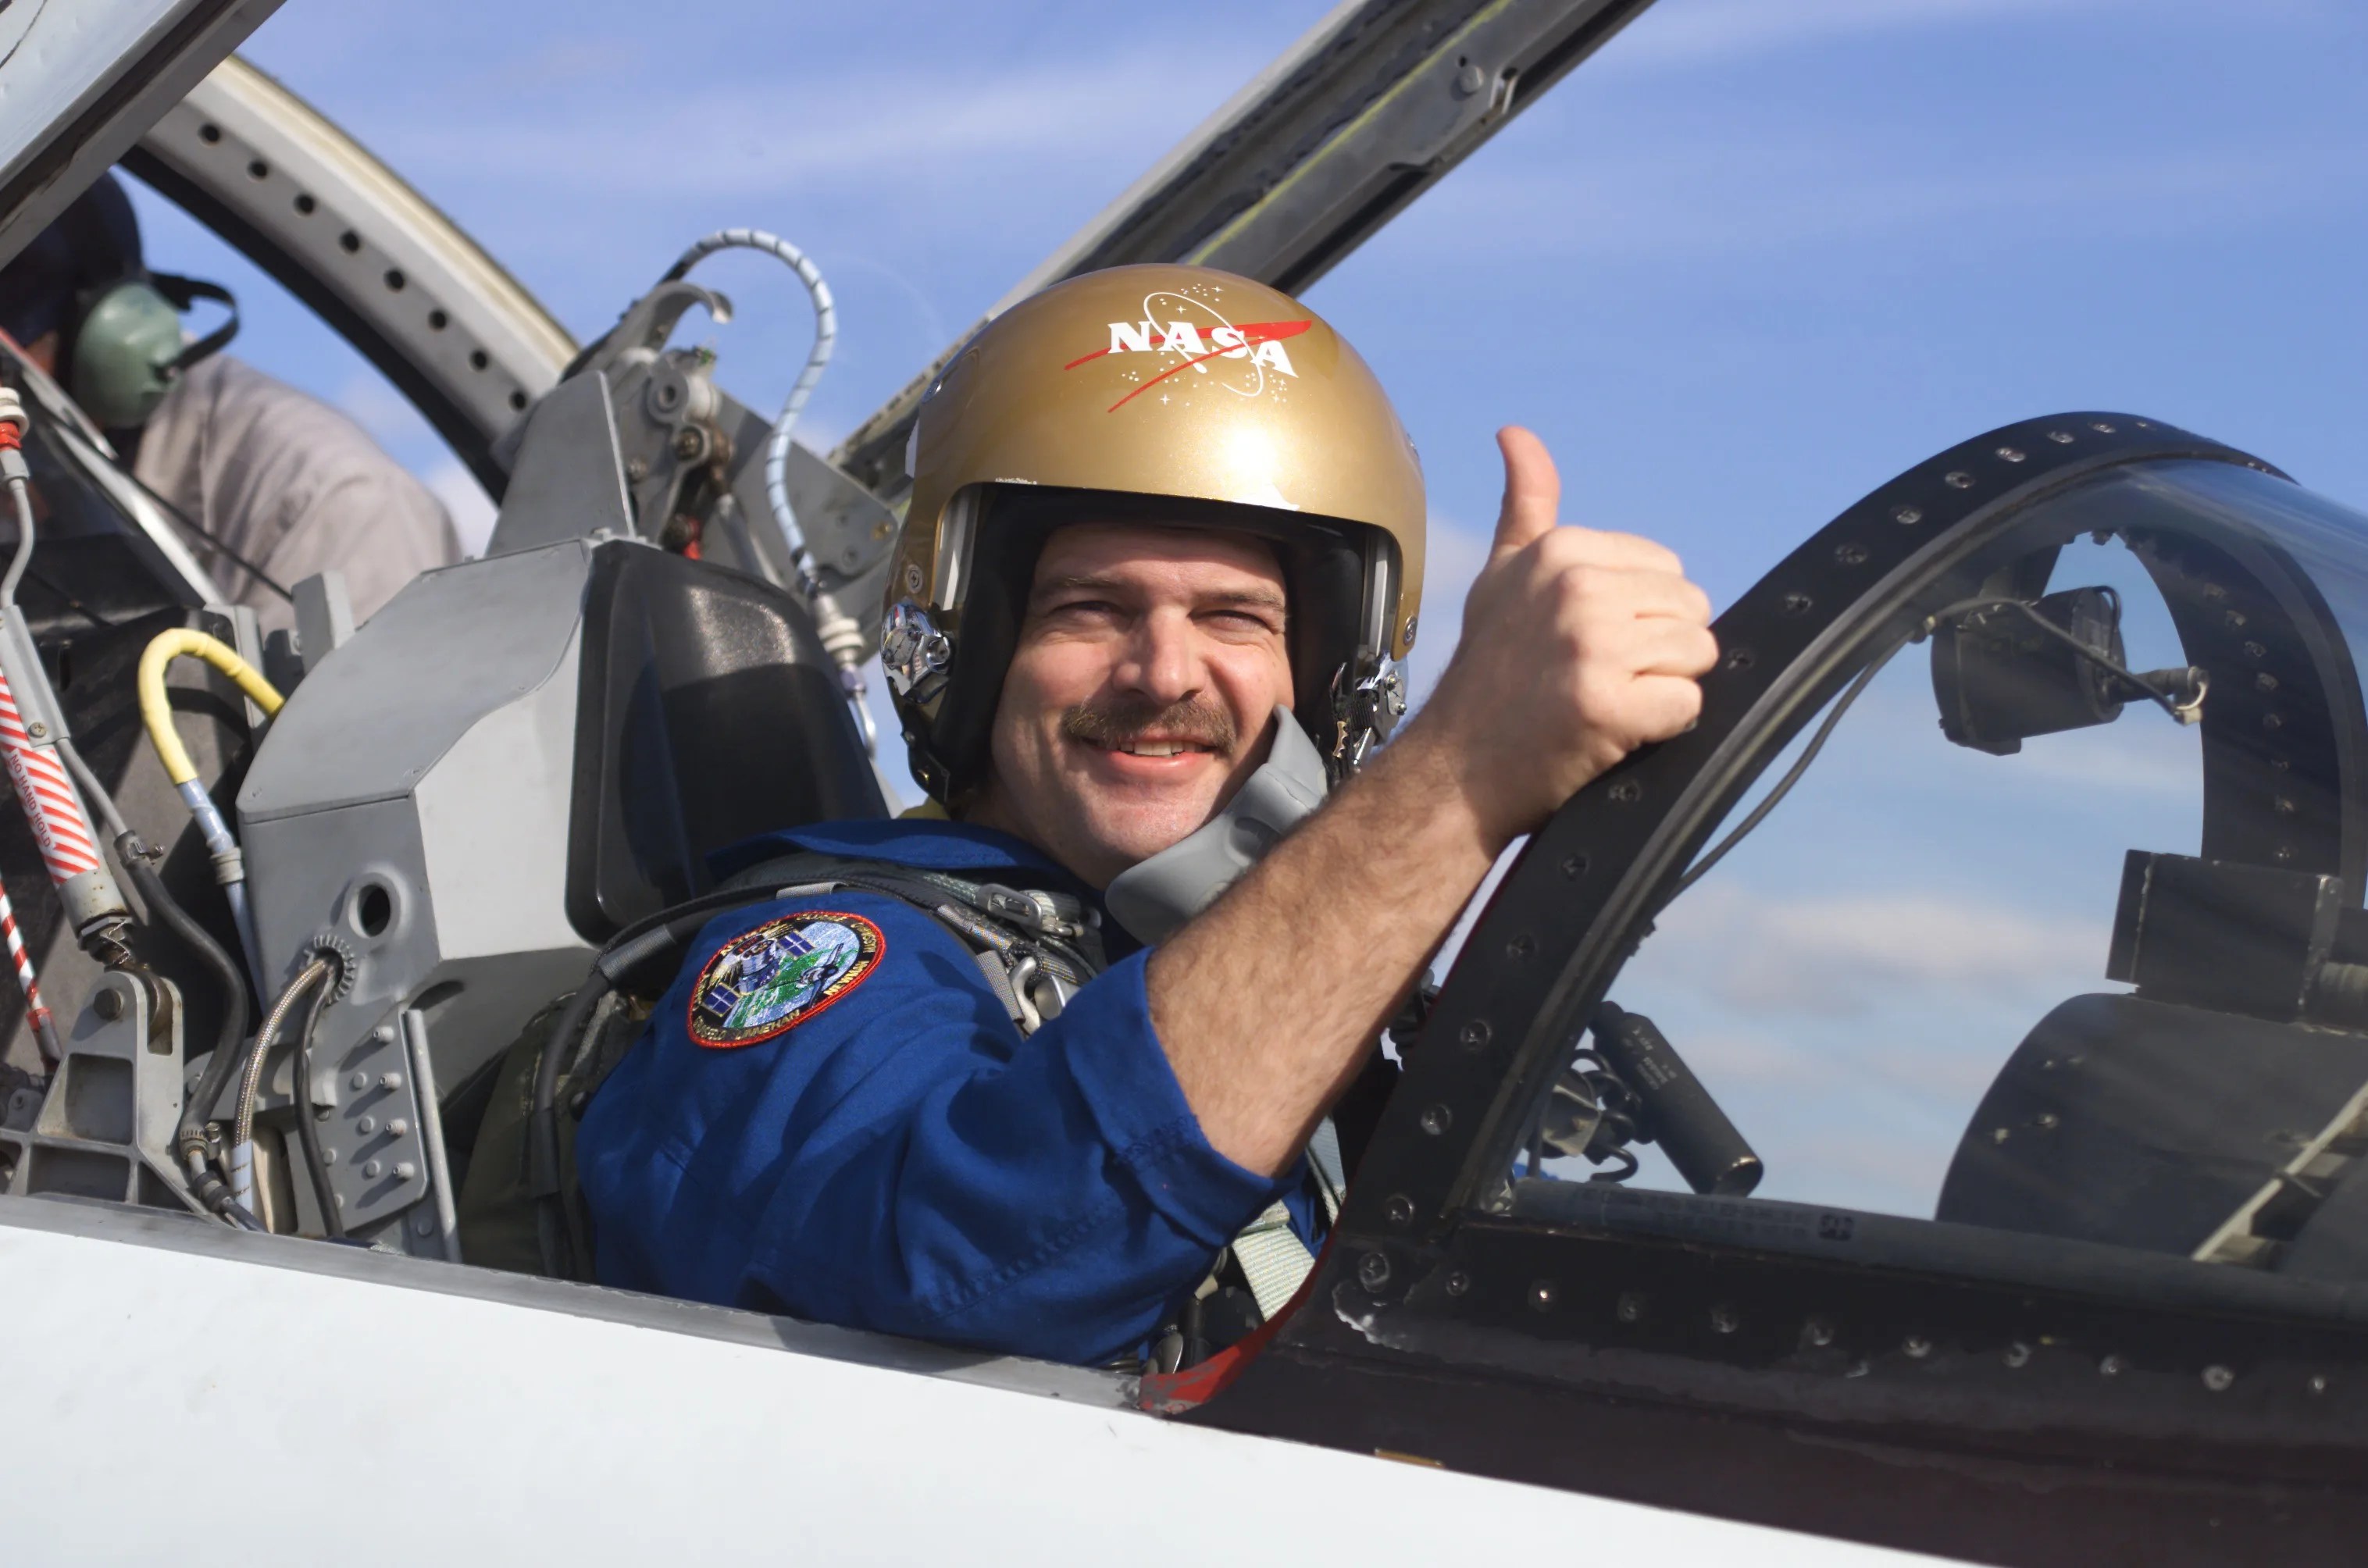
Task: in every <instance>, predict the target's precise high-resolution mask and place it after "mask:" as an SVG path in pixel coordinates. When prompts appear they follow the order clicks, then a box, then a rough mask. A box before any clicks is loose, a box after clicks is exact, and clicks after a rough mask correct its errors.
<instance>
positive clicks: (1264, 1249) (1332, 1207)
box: [1234, 1116, 1348, 1318]
mask: <svg viewBox="0 0 2368 1568" xmlns="http://www.w3.org/2000/svg"><path fill="white" fill-rule="evenodd" d="M1307 1165H1308V1169H1309V1171H1310V1172H1311V1173H1312V1174H1313V1175H1314V1176H1315V1190H1316V1194H1317V1196H1319V1197H1320V1198H1321V1199H1323V1200H1324V1215H1325V1218H1326V1220H1327V1221H1338V1219H1339V1218H1340V1199H1341V1197H1342V1196H1343V1194H1344V1193H1345V1192H1346V1191H1347V1190H1348V1184H1347V1182H1346V1181H1344V1180H1343V1179H1342V1177H1341V1172H1340V1135H1339V1133H1338V1132H1337V1131H1334V1130H1333V1127H1332V1119H1331V1118H1330V1117H1328V1116H1327V1117H1326V1118H1325V1119H1323V1120H1322V1121H1319V1122H1317V1123H1316V1124H1315V1136H1314V1137H1312V1138H1310V1139H1309V1140H1308V1141H1307ZM1234 1261H1235V1262H1236V1263H1238V1264H1240V1265H1241V1268H1242V1278H1244V1279H1245V1280H1247V1282H1248V1284H1249V1288H1250V1295H1251V1296H1252V1297H1254V1298H1255V1299H1256V1300H1257V1301H1258V1315H1259V1316H1260V1317H1262V1318H1272V1317H1273V1316H1274V1315H1275V1314H1276V1313H1277V1312H1281V1311H1282V1309H1283V1308H1284V1307H1285V1306H1287V1305H1289V1304H1290V1301H1291V1298H1292V1297H1293V1296H1295V1295H1297V1294H1299V1287H1300V1285H1301V1284H1302V1283H1304V1281H1305V1280H1306V1278H1307V1276H1308V1275H1309V1273H1310V1272H1312V1271H1313V1270H1314V1269H1315V1254H1314V1253H1312V1252H1309V1251H1308V1250H1307V1244H1306V1243H1305V1242H1303V1241H1301V1240H1300V1239H1299V1233H1297V1232H1296V1231H1293V1230H1292V1228H1291V1210H1288V1209H1286V1208H1285V1207H1283V1204H1282V1201H1281V1199H1276V1200H1275V1201H1274V1202H1272V1203H1269V1204H1268V1205H1267V1208H1266V1212H1264V1213H1263V1214H1260V1215H1259V1216H1258V1218H1257V1219H1255V1220H1253V1221H1250V1223H1249V1228H1248V1229H1247V1230H1246V1231H1244V1232H1243V1233H1241V1234H1240V1235H1238V1236H1235V1238H1234Z"/></svg>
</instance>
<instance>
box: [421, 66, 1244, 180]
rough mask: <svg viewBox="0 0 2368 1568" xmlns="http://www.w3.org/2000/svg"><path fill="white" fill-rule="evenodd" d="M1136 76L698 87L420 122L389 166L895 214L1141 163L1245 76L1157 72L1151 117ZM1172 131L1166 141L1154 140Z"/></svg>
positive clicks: (1107, 70) (1106, 71) (907, 77)
mask: <svg viewBox="0 0 2368 1568" xmlns="http://www.w3.org/2000/svg"><path fill="white" fill-rule="evenodd" d="M1138 63H1139V62H1138V61H1137V60H1136V58H1135V57H1133V56H1118V57H1113V58H1110V59H1108V60H1095V61H1065V62H1046V63H1044V64H1042V65H1040V66H1038V67H1036V68H1034V69H1032V70H1029V71H1025V72H1008V73H999V74H995V75H992V76H981V75H978V74H972V73H967V72H962V71H959V70H952V69H944V70H905V71H882V72H877V73H867V74H864V75H863V76H862V77H860V79H857V78H850V79H848V81H847V82H846V83H845V84H844V85H839V86H837V87H836V88H833V89H830V90H828V91H826V92H825V93H823V94H821V95H819V96H817V95H814V94H804V95H800V96H796V97H791V96H788V95H785V94H783V93H782V92H781V91H780V90H779V89H778V88H776V87H772V86H768V85H757V84H746V85H729V84H727V85H712V84H703V85H700V86H699V87H698V88H697V89H696V90H686V91H682V92H679V93H675V94H671V95H666V94H656V95H648V94H644V95H640V96H638V97H636V99H635V104H634V108H633V112H632V113H630V114H622V113H619V112H618V111H617V108H616V106H615V105H614V104H613V103H611V102H609V101H607V100H606V99H594V100H589V101H576V102H570V103H569V104H568V105H566V106H565V107H564V108H561V107H559V106H555V105H554V106H544V107H538V108H536V109H535V110H534V111H533V112H532V113H530V114H529V113H523V112H521V113H519V114H517V115H516V116H515V117H513V118H511V119H508V120H507V122H506V123H495V124H487V123H485V122H484V121H483V120H472V122H471V123H468V124H465V125H459V124H450V123H447V122H438V121H428V120H421V121H417V122H414V123H411V124H408V125H405V126H403V127H400V128H398V129H396V130H394V131H393V132H392V133H391V134H390V135H389V136H388V137H387V143H388V144H387V147H386V149H385V151H386V152H387V153H388V154H389V156H390V157H391V159H392V160H393V162H394V163H396V164H397V165H398V166H401V167H403V168H404V169H405V170H406V171H407V172H413V173H414V175H415V177H416V178H418V179H420V180H421V181H422V182H423V183H430V184H432V183H434V182H435V181H436V180H438V178H444V177H461V178H470V179H475V178H482V177H485V176H493V177H496V178H510V179H521V178H524V179H532V180H534V181H536V182H538V183H539V184H541V185H543V186H545V187H566V188H573V189H578V190H589V189H597V190H599V191H601V192H604V193H605V192H614V191H616V190H619V189H632V188H634V187H637V186H646V187H653V188H660V189H664V190H666V192H667V193H668V194H669V195H670V196H672V197H674V198H677V199H678V198H682V197H686V196H701V195H709V196H712V195H725V196H730V195H743V194H748V193H753V192H769V191H778V190H780V189H782V188H784V187H800V188H817V187H852V188H857V189H861V190H864V191H867V192H875V193H876V194H877V195H878V197H879V199H881V200H882V201H887V202H894V201H897V200H899V199H905V198H906V197H908V196H909V194H910V193H912V192H914V191H916V190H918V189H921V188H924V187H930V188H934V187H943V186H951V185H957V184H960V183H962V182H963V181H965V180H967V179H968V178H970V177H971V172H972V171H974V170H976V169H977V168H979V167H980V166H982V165H987V164H995V165H1000V166H1003V167H1006V168H1008V166H1009V165H1010V164H1011V163H1012V161H1013V160H1015V159H1030V158H1032V159H1036V160H1040V161H1041V162H1042V163H1043V164H1045V165H1059V166H1067V165H1075V164H1079V163H1100V162H1106V161H1108V158H1109V155H1110V150H1111V149H1112V148H1113V147H1114V146H1115V147H1118V148H1128V147H1130V146H1132V145H1133V144H1134V143H1142V145H1141V147H1139V148H1137V149H1136V151H1139V152H1140V153H1141V155H1142V156H1143V157H1145V158H1147V157H1149V156H1150V155H1152V154H1153V153H1156V152H1158V151H1160V150H1161V149H1162V148H1164V146H1165V145H1166V143H1167V141H1172V140H1173V135H1174V134H1176V133H1180V131H1181V130H1182V129H1185V128H1189V124H1190V112H1189V110H1187V111H1185V112H1182V113H1178V112H1174V111H1173V110H1171V109H1169V108H1167V107H1166V106H1169V105H1174V104H1184V105H1194V106H1197V105H1202V104H1211V105H1212V104H1215V103H1217V102H1220V101H1222V100H1223V98H1224V95H1225V94H1226V93H1227V92H1228V91H1229V90H1230V89H1231V88H1232V87H1233V86H1234V85H1235V77H1236V76H1238V75H1239V74H1240V62H1237V61H1232V60H1228V59H1226V58H1224V57H1223V56H1222V55H1211V56H1199V57H1194V58H1191V59H1188V60H1186V61H1184V62H1182V63H1181V64H1180V65H1178V67H1177V68H1176V69H1174V70H1168V69H1163V70H1162V72H1161V74H1160V77H1161V79H1160V82H1159V85H1158V94H1157V99H1156V103H1155V102H1148V101H1146V96H1145V95H1146V93H1147V92H1148V91H1149V90H1150V89H1149V88H1148V87H1147V85H1146V84H1145V82H1144V78H1143V75H1142V73H1141V71H1140V70H1139V69H1138ZM1170 63H1171V64H1173V63H1174V62H1170ZM1171 119H1173V120H1176V121H1178V129H1177V131H1175V132H1170V131H1166V130H1163V129H1159V127H1162V126H1164V125H1165V123H1166V122H1167V121H1168V120H1171ZM686 149H697V152H696V153H695V155H687V154H686V151H685V150H686ZM1128 155H1129V156H1133V153H1129V154H1128ZM1003 183H1008V180H1007V181H1006V182H1003Z"/></svg>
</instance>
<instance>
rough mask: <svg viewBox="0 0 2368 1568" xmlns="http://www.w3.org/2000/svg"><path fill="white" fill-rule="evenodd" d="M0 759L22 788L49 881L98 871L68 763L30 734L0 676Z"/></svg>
mask: <svg viewBox="0 0 2368 1568" xmlns="http://www.w3.org/2000/svg"><path fill="white" fill-rule="evenodd" d="M0 756H6V759H7V764H8V779H9V782H10V783H12V784H14V785H16V787H17V803H18V804H20V805H22V806H23V807H24V808H25V816H26V819H27V820H28V821H29V822H30V823H31V824H33V837H34V838H35V839H36V840H38V841H39V842H40V846H41V859H42V861H43V862H44V863H46V864H47V865H48V867H49V870H50V881H53V882H60V883H63V882H64V881H67V880H68V879H70V878H73V877H79V876H81V875H83V874H84V873H85V872H88V871H96V870H97V869H98V868H99V859H98V845H97V840H96V837H95V835H93V833H92V831H91V825H90V819H89V818H88V817H86V816H85V815H84V814H83V809H82V801H81V799H80V798H79V797H77V796H76V795H75V794H74V786H73V785H72V784H70V783H69V782H67V779H66V769H65V765H64V764H63V763H62V762H60V761H59V760H58V754H57V753H56V752H55V751H53V750H51V748H49V747H48V746H37V745H35V744H33V737H32V736H31V735H29V734H27V733H25V719H24V715H22V714H21V713H19V712H17V694H16V693H15V692H13V691H10V690H9V689H8V682H7V678H6V676H0Z"/></svg>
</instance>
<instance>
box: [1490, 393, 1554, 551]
mask: <svg viewBox="0 0 2368 1568" xmlns="http://www.w3.org/2000/svg"><path fill="white" fill-rule="evenodd" d="M1497 450H1498V451H1500V452H1502V453H1504V454H1505V501H1504V505H1503V506H1501V507H1500V508H1499V509H1498V510H1497V538H1496V540H1495V542H1494V543H1493V544H1491V545H1490V546H1489V549H1488V558H1489V559H1490V560H1491V561H1501V560H1503V559H1504V558H1505V557H1506V556H1508V555H1510V554H1512V553H1513V552H1514V551H1517V550H1521V549H1524V548H1526V547H1527V546H1528V545H1529V544H1530V543H1531V540H1537V539H1542V538H1543V537H1544V536H1545V534H1546V533H1547V531H1548V530H1550V529H1551V528H1553V527H1554V515H1555V513H1556V512H1557V511H1558V510H1559V509H1560V508H1561V506H1562V476H1561V475H1560V474H1558V473H1556V472H1554V459H1553V458H1552V457H1550V456H1548V455H1547V452H1546V444H1545V443H1544V442H1543V441H1541V440H1539V439H1538V438H1537V437H1535V436H1533V435H1531V434H1530V432H1528V431H1527V430H1524V429H1522V428H1521V427H1520V426H1518V425H1508V426H1505V427H1504V428H1503V429H1502V430H1499V431H1497Z"/></svg>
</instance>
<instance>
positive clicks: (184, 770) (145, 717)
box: [140, 627, 287, 787]
mask: <svg viewBox="0 0 2368 1568" xmlns="http://www.w3.org/2000/svg"><path fill="white" fill-rule="evenodd" d="M183 657H188V658H197V659H203V660H204V661H205V662H206V663H208V664H210V665H212V666H213V667H214V668H216V669H218V670H220V671H222V674H224V675H226V676H230V678H231V679H233V680H234V681H236V682H238V688H239V689H240V690H241V691H244V692H245V693H246V694H247V696H249V697H251V698H253V699H255V705H256V707H257V708H260V709H262V710H263V711H264V712H265V713H267V714H271V713H277V712H279V709H280V705H281V704H282V703H284V702H286V701H287V699H286V698H283V697H281V696H280V695H279V691H278V690H277V689H276V688H275V687H273V686H272V684H271V683H270V682H269V681H268V680H266V679H264V678H263V676H262V674H261V672H259V671H258V670H256V667H255V666H254V665H250V664H248V663H247V662H246V661H245V659H242V658H240V657H239V656H238V654H237V653H235V652H234V651H233V649H232V648H231V647H230V645H229V644H228V643H226V642H222V640H220V639H219V638H214V637H209V636H207V635H206V634H205V633H204V632H202V631H189V630H188V628H186V627H183V628H180V629H177V630H176V631H160V632H158V633H157V634H156V639H155V641H154V642H150V643H149V644H148V651H147V652H146V653H142V654H141V655H140V717H141V719H142V722H145V723H146V724H147V726H148V739H149V740H150V742H151V743H153V744H154V745H155V747H156V759H157V760H158V761H159V762H162V763H163V764H164V765H165V777H167V778H170V779H172V781H173V783H174V784H175V786H176V787H178V786H180V785H183V784H187V783H188V782H189V781H190V780H191V779H193V778H197V776H198V765H197V764H196V763H194V762H192V761H190V760H189V748H188V747H187V746H185V745H183V744H181V736H180V732H178V731H177V730H176V729H174V728H173V710H172V707H171V705H170V704H169V703H168V702H167V701H166V700H165V665H169V664H171V663H172V662H173V661H174V660H175V659H178V658H183Z"/></svg>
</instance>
